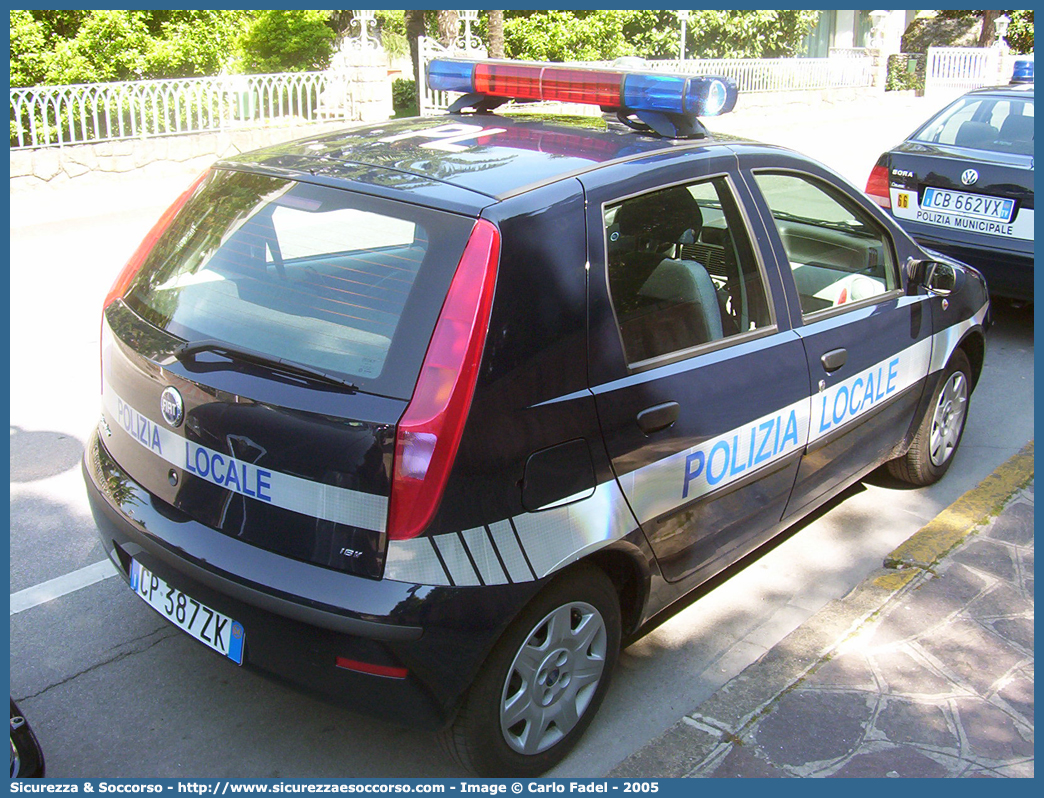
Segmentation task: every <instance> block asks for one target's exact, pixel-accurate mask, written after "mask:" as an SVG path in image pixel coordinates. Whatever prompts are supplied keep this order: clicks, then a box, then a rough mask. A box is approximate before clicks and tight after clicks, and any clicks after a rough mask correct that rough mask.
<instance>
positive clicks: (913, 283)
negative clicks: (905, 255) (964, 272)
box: [906, 258, 957, 296]
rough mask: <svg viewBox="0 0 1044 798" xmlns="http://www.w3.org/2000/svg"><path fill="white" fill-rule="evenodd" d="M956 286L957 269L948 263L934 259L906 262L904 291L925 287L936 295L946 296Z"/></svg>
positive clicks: (909, 292) (909, 291)
mask: <svg viewBox="0 0 1044 798" xmlns="http://www.w3.org/2000/svg"><path fill="white" fill-rule="evenodd" d="M956 287H957V269H956V268H954V267H953V265H951V264H949V263H943V262H941V261H934V260H914V259H913V258H910V260H908V261H907V262H906V292H907V293H908V294H912V293H915V292H916V291H917V289H918V288H925V289H926V290H928V291H930V292H931V293H933V294H935V295H936V296H948V295H949V294H951V293H952V292H953V291H954V289H955V288H956Z"/></svg>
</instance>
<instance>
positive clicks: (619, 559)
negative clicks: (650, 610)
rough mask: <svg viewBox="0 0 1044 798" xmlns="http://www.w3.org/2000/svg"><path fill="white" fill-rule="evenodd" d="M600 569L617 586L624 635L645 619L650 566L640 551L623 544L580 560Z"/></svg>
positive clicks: (581, 562) (632, 630)
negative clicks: (644, 561)
mask: <svg viewBox="0 0 1044 798" xmlns="http://www.w3.org/2000/svg"><path fill="white" fill-rule="evenodd" d="M584 563H586V564H589V565H593V566H595V567H596V568H598V569H599V570H601V571H602V572H603V573H604V574H605V575H606V576H608V577H609V581H611V582H612V583H613V586H614V587H615V588H616V593H617V596H618V597H619V600H620V618H621V626H622V628H623V633H624V635H625V636H626V635H628V634H630V633H631V632H634V631H635V630H636V629H637V628H638V626H639V624H640V623H641V619H642V610H643V608H644V607H645V603H646V601H647V600H648V597H649V570H648V567H647V566H644V565H643V563H642V560H641V552H640V551H639V550H638V549H637V548H635V549H634V551H630V547H628V548H627V549H625V548H622V547H612V548H605V549H601V550H600V551H596V552H595V553H594V554H591V555H590V556H588V557H585V558H584V559H583V560H581V561H580V564H584Z"/></svg>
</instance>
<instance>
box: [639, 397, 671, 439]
mask: <svg viewBox="0 0 1044 798" xmlns="http://www.w3.org/2000/svg"><path fill="white" fill-rule="evenodd" d="M680 409H681V408H680V407H679V406H678V403H677V402H664V403H663V404H662V405H654V406H653V407H647V408H645V410H643V411H642V412H641V413H639V414H638V426H639V427H641V428H642V432H644V433H645V434H646V435H652V434H653V433H654V432H659V431H660V430H664V429H667V428H668V427H669V426H671V424H673V423H674V422H675V421H677V420H678V411H679V410H680Z"/></svg>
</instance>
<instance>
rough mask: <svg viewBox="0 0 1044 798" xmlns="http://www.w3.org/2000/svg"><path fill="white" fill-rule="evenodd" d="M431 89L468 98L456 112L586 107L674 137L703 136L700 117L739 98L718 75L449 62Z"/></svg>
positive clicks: (440, 65)
mask: <svg viewBox="0 0 1044 798" xmlns="http://www.w3.org/2000/svg"><path fill="white" fill-rule="evenodd" d="M428 87H429V88H430V89H432V90H433V91H452V92H461V93H463V94H464V95H465V96H464V97H462V98H460V99H458V100H457V101H456V102H455V103H454V104H453V105H452V106H451V107H450V112H451V113H457V112H460V111H462V110H464V109H465V108H474V109H476V110H479V111H486V110H490V109H492V108H495V107H496V106H497V105H499V104H501V103H503V102H506V101H507V100H509V99H510V100H518V101H523V102H533V101H540V100H544V101H556V102H567V103H581V104H585V105H598V106H600V107H601V108H602V109H603V110H606V111H616V112H617V115H618V116H619V117H620V118H621V120H622V121H624V122H626V123H627V124H629V125H631V126H632V127H637V125H636V124H635V123H632V122H631V121H628V117H629V116H630V115H632V114H633V115H634V116H636V117H638V119H639V120H641V122H642V123H644V125H645V126H646V127H647V128H651V129H652V130H655V131H656V132H657V133H659V134H660V135H663V136H668V137H672V138H673V137H685V136H698V135H703V134H704V133H705V131H704V129H703V126H702V125H700V124H699V122H698V121H697V118H698V117H701V116H717V115H719V114H724V113H728V112H729V111H731V110H732V109H733V108H734V107H735V105H736V97H737V94H738V92H737V90H736V84H735V83H734V82H733V81H732V80H730V79H728V78H724V77H718V76H714V75H677V74H668V73H651V72H629V71H624V70H619V69H600V68H594V67H571V66H566V65H562V64H542V63H539V62H534V61H465V60H460V59H444V58H437V59H434V60H433V61H431V63H429V64H428ZM640 129H641V128H640Z"/></svg>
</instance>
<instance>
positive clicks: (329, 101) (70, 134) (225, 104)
mask: <svg viewBox="0 0 1044 798" xmlns="http://www.w3.org/2000/svg"><path fill="white" fill-rule="evenodd" d="M346 86H347V83H346V81H345V80H344V79H343V78H341V79H338V76H337V75H336V74H334V73H331V72H293V73H284V74H274V75H229V76H219V77H212V78H177V79H169V80H139V81H124V82H116V83H86V84H78V85H69V86H34V87H30V88H16V89H11V148H12V149H22V148H30V147H46V146H54V145H62V144H82V143H86V142H94V141H103V140H113V139H129V138H146V137H152V136H169V135H174V134H179V133H203V132H208V131H215V130H227V129H230V128H236V127H246V126H252V125H265V124H270V123H273V122H275V123H280V124H286V123H291V124H307V123H312V122H325V121H335V120H340V119H350V118H351V113H352V107H351V106H352V104H351V102H350V98H348V97H346V94H345V92H346Z"/></svg>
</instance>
